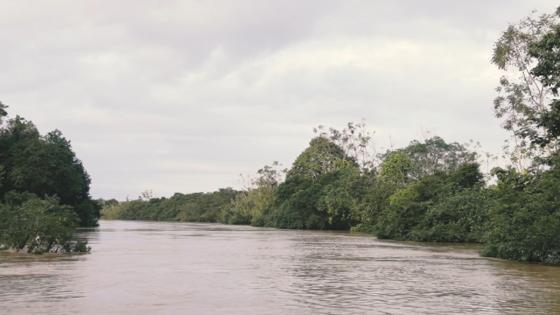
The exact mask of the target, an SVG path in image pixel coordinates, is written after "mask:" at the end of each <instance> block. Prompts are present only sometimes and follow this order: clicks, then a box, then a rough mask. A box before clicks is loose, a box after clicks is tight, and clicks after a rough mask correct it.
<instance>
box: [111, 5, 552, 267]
mask: <svg viewBox="0 0 560 315" xmlns="http://www.w3.org/2000/svg"><path fill="white" fill-rule="evenodd" d="M492 62H493V63H494V64H495V65H496V66H497V67H498V68H499V69H501V70H503V73H504V75H503V77H502V78H501V79H500V81H499V86H498V88H497V93H498V95H497V97H496V99H495V102H494V108H495V114H496V116H497V117H498V118H500V119H501V120H502V121H503V126H504V128H505V129H506V130H508V131H510V132H511V140H510V141H509V142H508V145H507V146H506V148H505V153H506V155H507V156H509V157H510V158H511V166H508V167H505V168H494V169H493V170H492V171H491V172H490V173H488V174H485V175H483V174H482V173H481V171H480V165H479V163H480V161H481V160H482V158H483V156H481V155H480V154H478V153H477V152H475V151H474V150H473V149H472V148H469V147H467V146H465V145H462V144H459V143H448V142H446V141H445V140H443V139H442V138H439V137H431V138H429V139H426V140H423V141H413V142H411V143H410V145H408V146H407V147H404V148H401V149H393V150H388V151H387V152H384V153H382V154H372V153H371V152H370V151H371V150H370V148H371V137H370V134H369V133H368V132H367V130H366V128H365V125H364V124H353V123H350V124H348V126H347V127H345V128H344V129H343V130H336V129H333V128H331V129H328V130H327V129H324V128H318V129H317V130H316V131H317V135H316V137H315V138H313V139H312V140H311V142H310V144H309V147H308V148H307V149H305V150H304V151H303V152H302V153H301V154H300V155H299V156H298V157H297V159H296V160H295V162H294V163H293V165H292V166H291V168H290V169H288V170H281V169H280V167H279V165H278V164H276V163H275V164H273V165H271V166H265V167H264V168H262V169H261V170H259V171H258V175H257V177H256V178H255V179H254V180H253V181H252V185H251V187H250V188H249V189H246V190H244V191H241V192H236V191H233V190H231V189H223V190H220V191H218V192H214V193H207V194H190V195H182V194H176V195H175V196H173V197H171V198H169V199H166V198H160V199H149V198H148V199H149V200H134V201H127V202H120V203H119V202H116V201H111V202H106V205H105V208H104V210H103V213H104V215H105V217H107V218H120V219H150V220H181V221H198V222H223V223H230V224H251V225H255V226H270V227H279V228H290V229H340V230H355V231H365V232H370V233H374V234H376V235H377V236H378V237H379V238H390V239H397V240H415V241H437V242H477V243H482V244H483V246H482V247H483V249H482V253H483V254H484V255H487V256H494V257H501V258H507V259H514V260H521V261H534V262H543V263H547V264H560V151H559V150H560V145H559V144H560V143H559V141H558V140H559V137H560V99H559V98H558V89H559V88H560V66H559V65H560V23H559V21H558V15H557V14H545V15H542V16H539V17H538V18H533V17H529V18H526V19H525V20H523V21H521V22H520V23H519V24H516V25H511V26H510V27H508V29H507V30H506V31H505V32H504V33H503V34H502V36H501V37H500V38H499V40H498V41H497V42H496V46H495V49H494V52H493V58H492Z"/></svg>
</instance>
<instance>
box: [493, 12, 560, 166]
mask: <svg viewBox="0 0 560 315" xmlns="http://www.w3.org/2000/svg"><path fill="white" fill-rule="evenodd" d="M558 20H559V19H558V14H543V15H541V16H538V17H534V16H530V17H527V18H525V19H524V20H522V21H520V22H519V23H517V24H515V25H510V26H509V27H508V28H507V29H506V31H504V32H503V33H502V36H501V37H500V38H499V39H498V41H497V42H496V45H495V47H494V53H493V56H492V62H493V63H494V64H495V65H496V66H497V67H498V68H499V69H500V70H502V71H503V75H502V77H501V78H500V81H499V86H498V87H497V88H496V90H497V92H498V95H497V97H496V98H495V100H494V109H495V114H496V116H497V117H498V118H500V119H502V120H503V127H504V128H505V129H506V130H508V131H511V132H512V139H511V141H509V143H508V145H507V146H506V149H507V152H508V153H509V154H510V156H511V159H512V162H513V163H514V165H515V166H516V168H518V169H524V168H527V167H528V163H529V162H530V161H531V160H532V158H534V157H541V156H547V155H549V154H550V152H551V151H554V150H555V147H556V143H552V142H551V143H547V144H546V145H542V146H538V145H535V143H534V142H532V141H530V139H531V138H538V137H541V136H542V135H543V134H544V133H545V131H544V130H543V128H542V127H541V126H539V124H538V123H537V118H538V117H539V116H541V115H543V114H544V113H546V112H547V111H548V106H547V105H548V104H549V102H550V99H551V96H552V94H553V90H552V88H551V87H550V86H548V85H546V84H543V82H542V81H541V80H540V79H539V78H538V77H537V76H536V75H535V74H534V73H533V72H532V71H531V69H532V68H533V66H534V65H535V63H536V60H535V58H534V56H532V55H531V53H530V50H531V47H532V46H533V45H534V44H535V43H537V42H539V41H540V40H541V39H542V38H543V36H545V34H547V33H548V32H550V30H552V29H554V28H555V27H556V26H557V25H558V23H559V21H558Z"/></svg>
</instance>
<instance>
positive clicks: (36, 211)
mask: <svg viewBox="0 0 560 315" xmlns="http://www.w3.org/2000/svg"><path fill="white" fill-rule="evenodd" d="M7 114H8V113H7V106H6V105H4V104H2V103H0V249H1V248H11V249H17V250H22V249H23V250H25V251H28V252H35V253H40V252H46V251H56V252H64V251H66V252H68V251H75V250H79V251H83V250H85V244H83V243H77V242H74V241H73V240H72V239H73V234H74V229H75V228H76V227H77V226H96V225H97V219H98V218H99V215H100V209H101V206H100V205H99V204H98V203H97V202H96V201H94V200H92V199H91V197H90V194H89V185H90V177H89V175H88V174H87V172H86V170H85V169H84V167H83V165H82V162H81V161H80V160H79V159H78V158H77V157H76V155H75V154H74V152H73V151H72V147H71V145H70V141H68V140H67V139H66V138H64V136H63V135H62V133H61V132H60V131H58V130H55V131H52V132H50V133H48V134H46V135H41V134H40V133H39V131H38V130H37V128H36V127H35V125H34V124H33V123H32V122H30V121H27V120H25V119H24V118H22V117H20V116H16V117H15V118H13V119H9V120H7V121H5V119H4V118H5V117H6V116H7Z"/></svg>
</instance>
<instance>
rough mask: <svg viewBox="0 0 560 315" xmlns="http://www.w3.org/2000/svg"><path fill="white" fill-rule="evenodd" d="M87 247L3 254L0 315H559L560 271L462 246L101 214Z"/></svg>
mask: <svg viewBox="0 0 560 315" xmlns="http://www.w3.org/2000/svg"><path fill="white" fill-rule="evenodd" d="M81 236H83V237H85V238H87V239H88V240H89V243H90V245H91V246H92V247H93V250H92V252H91V254H88V255H81V256H72V257H47V256H25V257H22V256H8V255H6V254H2V255H0V314H26V315H27V314H96V315H97V314H135V315H137V314H196V315H203V314H258V315H260V314H560V267H546V266H539V265H529V264H522V263H515V262H506V261H501V260H495V259H487V258H481V257H479V256H478V254H477V252H476V249H474V248H472V247H469V246H456V245H453V246H451V245H433V244H418V243H403V242H393V241H380V240H377V239H375V238H374V237H371V236H366V235H353V234H349V233H336V232H319V231H294V230H277V229H263V228H253V227H247V226H229V225H219V224H194V223H164V222H139V221H136V222H134V221H101V224H100V227H99V228H97V229H92V230H88V231H83V232H81Z"/></svg>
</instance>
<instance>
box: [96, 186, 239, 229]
mask: <svg viewBox="0 0 560 315" xmlns="http://www.w3.org/2000/svg"><path fill="white" fill-rule="evenodd" d="M240 193H241V192H239V191H235V190H233V189H231V188H227V189H220V190H219V191H216V192H211V193H194V194H180V193H176V194H175V195H173V196H172V197H171V198H149V197H147V196H144V197H142V198H139V199H138V200H132V201H126V202H118V201H116V200H108V201H102V203H103V205H104V207H103V218H104V219H109V220H110V219H120V220H153V221H188V222H224V220H223V219H222V216H223V213H224V212H226V211H227V210H228V209H229V207H230V206H231V203H232V200H234V199H235V197H236V196H237V195H238V194H240Z"/></svg>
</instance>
